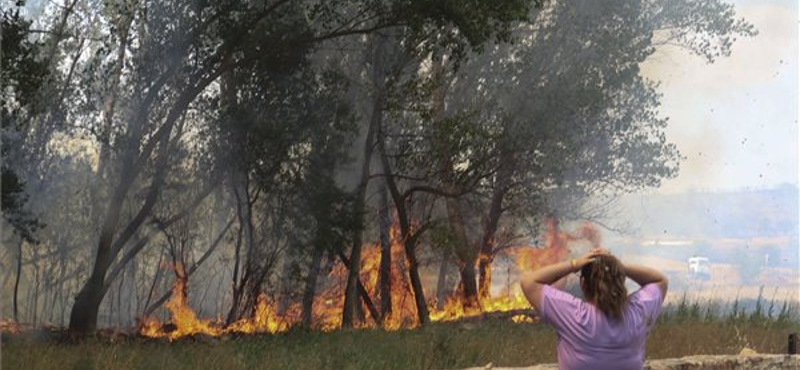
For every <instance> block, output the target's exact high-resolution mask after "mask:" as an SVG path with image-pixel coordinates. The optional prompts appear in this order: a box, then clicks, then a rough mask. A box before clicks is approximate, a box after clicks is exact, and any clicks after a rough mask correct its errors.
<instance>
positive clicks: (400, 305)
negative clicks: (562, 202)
mask: <svg viewBox="0 0 800 370" xmlns="http://www.w3.org/2000/svg"><path fill="white" fill-rule="evenodd" d="M545 227H546V228H545V234H544V241H545V246H544V247H542V248H534V247H532V246H528V245H525V246H518V247H513V248H509V249H507V250H504V251H503V253H504V254H506V255H507V256H508V257H511V259H513V260H514V262H515V266H514V267H515V268H516V271H517V272H521V271H524V270H529V269H536V268H540V267H542V266H544V265H548V264H551V263H555V262H558V261H563V260H566V259H567V258H568V256H569V253H570V251H569V245H570V243H572V242H575V241H588V242H589V243H591V245H593V246H596V245H599V242H600V240H599V233H598V232H597V230H596V229H595V228H594V227H593V226H591V225H589V224H585V225H583V226H582V227H581V228H579V230H578V231H577V232H576V233H575V234H574V235H573V234H569V233H566V232H561V231H559V230H558V229H557V225H556V222H555V221H553V220H548V221H547V223H546V224H545ZM390 242H391V247H390V251H391V259H392V263H391V301H392V302H391V303H392V304H391V311H390V313H389V314H388V315H387V317H384V318H383V320H382V321H381V326H382V327H383V328H384V329H386V330H398V329H401V328H413V327H416V326H418V320H417V316H416V307H415V304H414V295H413V291H412V289H411V284H410V279H409V277H408V271H407V270H406V268H407V267H406V260H405V253H404V249H403V245H402V240H401V237H400V233H399V230H398V228H397V227H392V228H391V230H390ZM380 260H381V252H380V244H378V243H374V244H369V245H365V246H364V248H363V251H362V260H361V270H360V272H361V275H360V277H361V282H362V284H363V286H364V288H365V290H366V291H367V292H368V294H369V296H370V298H371V300H372V302H373V304H374V306H375V308H376V309H377V310H378V311H380V305H381V302H380V300H379V299H378V297H379V289H380V287H379V285H380V283H379V271H380ZM175 269H176V276H177V277H178V278H177V279H176V282H175V286H174V287H173V289H172V298H171V299H170V301H169V302H168V303H167V304H166V308H167V310H168V311H169V313H170V315H171V317H172V319H171V325H165V324H162V323H160V322H159V321H158V320H155V319H153V318H147V317H145V318H142V319H141V320H140V325H139V333H140V334H141V335H143V336H147V337H163V338H168V339H170V340H174V339H176V338H179V337H182V336H187V335H196V334H205V335H210V336H220V335H225V334H231V333H279V332H284V331H287V330H289V329H290V328H291V327H292V326H294V325H296V324H298V323H299V322H300V321H301V319H300V317H301V307H300V305H299V303H294V304H291V305H290V306H289V307H288V308H287V309H285V310H284V311H283V313H282V314H278V310H277V305H276V303H275V302H270V301H269V300H268V298H267V296H266V295H265V294H263V293H262V294H261V295H260V296H259V297H258V299H257V303H256V307H255V310H254V313H253V315H252V316H251V317H249V318H243V319H241V320H239V321H236V322H234V323H232V324H231V325H228V326H227V327H225V326H224V325H223V324H222V322H221V320H216V321H212V320H203V319H199V318H198V317H197V315H196V313H195V312H194V311H193V310H192V309H191V307H190V306H189V305H188V303H187V296H186V290H187V289H186V287H187V285H186V284H187V283H186V278H185V277H186V274H185V271H183V266H180V265H178V266H176V267H175ZM346 279H347V268H345V267H344V265H343V264H341V263H337V264H335V265H334V267H333V268H332V269H331V271H330V273H329V274H328V285H327V287H326V288H325V289H323V290H322V291H321V292H320V293H318V294H317V295H316V297H315V299H314V305H313V312H312V318H313V322H314V323H315V328H317V329H319V330H322V331H330V330H334V329H336V328H339V327H340V326H341V313H342V307H343V304H344V297H343V294H342V292H343V291H344V284H345V282H346ZM426 297H427V294H426ZM461 300H462V296H461V295H460V294H455V296H454V297H450V298H449V299H448V300H447V301H446V303H445V304H444V307H443V308H442V309H436V307H435V304H433V302H430V303H429V313H430V319H431V321H434V322H436V321H453V320H459V319H463V318H466V317H472V316H476V315H481V314H483V313H491V312H506V311H513V310H526V309H529V308H530V304H529V303H528V301H527V299H525V297H524V295H523V294H522V291H521V289H520V287H519V285H518V284H514V285H513V286H509V288H507V289H505V290H504V291H502V292H501V294H499V295H498V296H496V297H490V298H483V299H481V301H480V302H479V303H480V305H479V306H480V307H477V308H472V309H469V310H467V311H465V309H464V305H463V304H462V301H461ZM362 312H363V313H364V314H363V316H364V320H362V321H361V323H360V324H358V326H359V327H375V326H377V325H376V324H375V321H376V320H374V319H373V318H371V317H370V313H369V311H368V310H367V309H366V307H365V306H364V305H363V303H362ZM512 320H513V321H514V322H532V321H533V319H532V318H531V317H530V316H527V315H517V316H514V317H512ZM0 324H2V322H0ZM0 327H1V326H0ZM170 329H171V330H170Z"/></svg>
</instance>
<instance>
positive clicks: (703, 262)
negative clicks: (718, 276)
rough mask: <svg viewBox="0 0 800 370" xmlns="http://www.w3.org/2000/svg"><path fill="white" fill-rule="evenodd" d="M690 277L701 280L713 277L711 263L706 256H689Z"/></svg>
mask: <svg viewBox="0 0 800 370" xmlns="http://www.w3.org/2000/svg"><path fill="white" fill-rule="evenodd" d="M689 277H690V278H692V279H699V280H710V279H711V264H710V263H709V261H708V258H706V257H700V256H694V257H692V258H689Z"/></svg>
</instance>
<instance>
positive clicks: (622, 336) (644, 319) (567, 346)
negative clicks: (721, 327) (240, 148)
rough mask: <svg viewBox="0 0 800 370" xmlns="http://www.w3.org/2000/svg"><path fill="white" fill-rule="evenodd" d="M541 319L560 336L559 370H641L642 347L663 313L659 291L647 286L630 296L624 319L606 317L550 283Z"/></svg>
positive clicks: (656, 286)
mask: <svg viewBox="0 0 800 370" xmlns="http://www.w3.org/2000/svg"><path fill="white" fill-rule="evenodd" d="M541 306H542V307H541V308H540V309H539V316H540V317H541V319H542V321H544V322H547V323H549V324H551V325H552V326H553V327H554V328H555V329H556V333H557V334H558V368H559V369H561V370H583V369H587V370H588V369H592V370H603V369H609V370H611V369H613V370H628V369H631V370H633V369H636V370H641V369H642V367H644V344H645V340H646V339H647V334H648V333H649V332H650V328H651V327H652V326H653V324H654V323H655V321H656V318H658V314H659V313H661V289H659V288H658V285H656V284H647V285H645V286H643V287H642V288H641V289H639V290H637V291H636V292H634V293H632V294H631V295H629V296H628V304H627V306H626V307H625V309H624V310H623V320H622V321H621V322H617V321H615V320H613V319H608V318H606V316H605V315H604V314H603V313H602V312H601V311H600V310H599V309H597V308H596V307H595V306H594V305H592V304H591V303H588V302H584V301H582V300H580V299H578V298H576V297H574V296H573V295H571V294H569V293H566V292H562V291H560V290H558V289H556V288H553V287H551V286H549V285H545V286H544V287H543V289H542V302H541Z"/></svg>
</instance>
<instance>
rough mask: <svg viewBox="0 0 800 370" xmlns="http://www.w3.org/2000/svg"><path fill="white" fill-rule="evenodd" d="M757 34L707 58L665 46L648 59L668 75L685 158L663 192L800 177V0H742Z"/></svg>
mask: <svg viewBox="0 0 800 370" xmlns="http://www.w3.org/2000/svg"><path fill="white" fill-rule="evenodd" d="M732 3H733V4H734V5H735V6H736V12H737V15H738V16H739V17H744V18H745V19H747V20H748V21H749V22H750V23H752V24H753V25H755V27H756V28H757V29H758V32H759V34H758V35H757V36H756V37H752V38H744V39H742V38H739V39H738V40H737V42H736V43H735V44H734V46H733V52H732V54H731V56H730V57H728V58H722V59H718V60H717V61H716V62H715V63H714V64H706V63H705V61H704V60H702V59H701V58H700V57H697V56H693V55H690V54H689V53H687V52H686V51H684V50H680V49H677V48H668V49H662V50H660V51H659V52H658V53H657V54H656V55H655V56H654V57H653V58H652V60H648V62H647V63H646V64H645V65H644V66H643V67H644V68H643V70H644V74H645V75H646V76H648V77H650V78H653V79H658V80H661V81H662V85H661V92H662V93H663V94H664V96H663V99H662V103H663V104H662V106H661V112H662V114H664V115H666V116H668V117H670V124H669V128H668V130H667V135H668V139H669V140H670V141H672V142H674V143H675V144H677V145H678V148H679V149H680V150H681V152H682V154H683V155H684V156H685V157H686V160H685V161H684V162H683V163H682V165H681V171H680V174H679V175H678V177H677V178H676V179H673V180H670V181H667V182H665V183H664V184H663V186H662V187H661V188H660V189H658V190H657V192H679V191H685V190H692V189H693V190H719V189H741V188H747V187H749V188H763V187H771V186H774V185H778V184H782V183H792V184H797V182H798V149H797V146H798V123H797V119H798V19H799V18H798V4H797V3H798V2H797V0H736V1H732Z"/></svg>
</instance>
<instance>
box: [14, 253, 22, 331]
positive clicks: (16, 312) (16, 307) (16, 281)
mask: <svg viewBox="0 0 800 370" xmlns="http://www.w3.org/2000/svg"><path fill="white" fill-rule="evenodd" d="M23 239H24V238H22V237H20V238H19V243H17V276H16V277H15V279H14V322H17V323H18V322H19V304H18V302H17V299H18V297H19V280H20V277H21V276H22V242H23Z"/></svg>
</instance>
